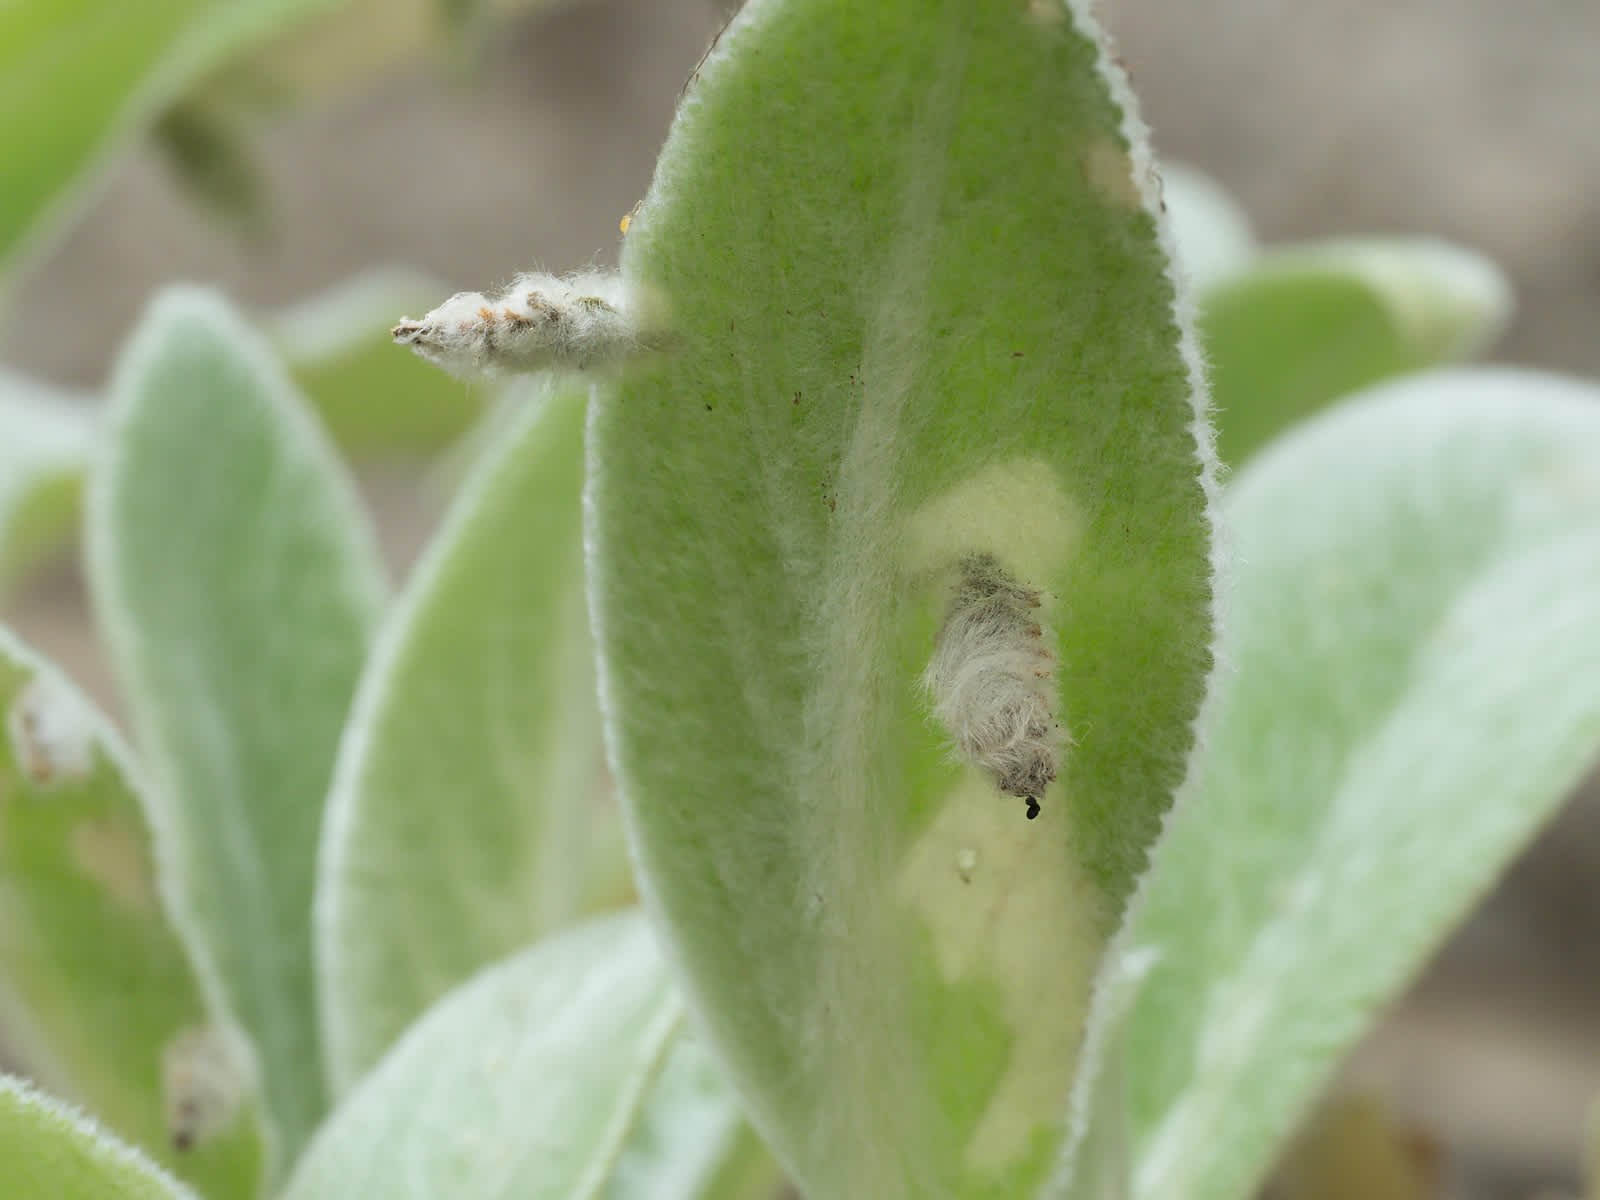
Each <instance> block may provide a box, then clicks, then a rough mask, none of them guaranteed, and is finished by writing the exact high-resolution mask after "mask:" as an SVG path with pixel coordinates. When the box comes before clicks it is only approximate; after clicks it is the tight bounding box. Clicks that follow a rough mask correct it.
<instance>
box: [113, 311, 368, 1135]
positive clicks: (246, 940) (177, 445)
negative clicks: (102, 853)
mask: <svg viewBox="0 0 1600 1200" xmlns="http://www.w3.org/2000/svg"><path fill="white" fill-rule="evenodd" d="M108 437H109V442H108V451H107V457H106V458H105V460H104V461H103V462H102V463H101V464H100V465H99V469H98V470H97V471H96V473H95V475H94V477H93V479H92V480H91V487H90V495H89V526H88V535H89V567H90V582H91V588H92V592H93V599H94V602H95V611H96V615H97V617H98V619H99V622H100V625H101V629H102V632H103V634H104V637H105V641H106V644H107V648H108V651H109V653H110V656H111V659H112V662H113V665H114V666H115V668H116V670H117V675H118V677H119V679H120V680H121V681H122V683H123V687H124V692H125V695H126V698H127V701H128V706H129V709H130V712H131V715H132V720H133V724H134V726H135V728H136V730H137V732H138V735H139V738H138V740H139V745H140V747H141V748H142V750H143V752H144V754H145V756H146V761H147V762H148V765H149V768H150V774H151V779H152V784H153V788H152V791H153V799H154V802H155V803H156V804H157V806H158V808H159V810H160V817H159V819H158V820H157V821H156V831H157V836H158V838H161V839H163V840H165V842H166V844H167V845H168V846H169V847H170V849H169V850H168V851H167V859H166V861H167V863H168V865H169V867H170V869H171V870H172V871H173V873H174V879H173V883H172V888H173V894H174V896H175V898H176V902H177V904H178V906H179V907H180V908H181V909H182V910H184V911H185V914H186V917H187V919H188V920H190V921H192V922H193V923H194V927H195V929H196V930H197V932H198V934H199V935H200V937H201V940H202V943H203V951H204V954H203V958H204V966H205V969H208V970H209V971H211V972H213V973H214V974H215V976H216V986H217V988H218V989H219V991H220V993H221V994H222V995H223V996H224V997H225V1000H226V1003H227V1005H228V1007H229V1009H230V1010H231V1011H233V1012H234V1013H236V1014H237V1016H238V1019H239V1021H240V1023H241V1024H242V1025H243V1027H244V1028H245V1030H246V1031H247V1032H248V1033H249V1035H250V1036H251V1038H252V1039H253V1040H254V1041H255V1042H256V1045H257V1048H258V1051H259V1053H260V1057H261V1060H262V1069H263V1073H264V1088H265V1094H266V1096H267V1099H268V1102H269V1105H270V1107H271V1111H272V1115H273V1118H274V1119H275V1121H276V1122H277V1123H278V1127H279V1130H278V1131H279V1133H280V1136H281V1147H282V1150H283V1152H284V1153H285V1154H286V1155H288V1156H292V1154H293V1152H294V1149H295V1148H296V1147H297V1146H298V1145H299V1144H300V1142H301V1141H302V1140H303V1139H304V1138H305V1137H306V1136H307V1135H308V1133H309V1132H310V1130H311V1128H312V1127H313V1126H314V1125H315V1124H316V1121H317V1119H318V1117H319V1116H320V1114H321V1111H322V1109H323V1107H324V1105H325V1103H326V1101H325V1097H324V1095H323V1089H322V1085H321V1062H320V1053H319V1050H318V1037H317V1031H316V1019H315V1011H314V998H313V983H312V968H311V928H310V926H311V903H312V890H313V879H314V867H313V864H314V861H315V849H316V844H317V839H318V835H319V832H320V827H321V817H322V805H323V799H324V797H325V796H326V794H327V790H328V785H329V782H330V780H331V776H332V770H333V760H334V754H335V750H336V746H337V740H338V736H339V732H340V729H341V728H342V726H343V721H344V717H345V713H346V711H347V709H348V707H349V702H350V698H351V696H352V694H353V692H354V689H355V683H356V678H357V675H358V672H359V670H360V668H361V665H362V663H363V661H364V659H365V656H366V651H367V646H368V643H369V640H370V637H371V633H372V629H373V626H374V625H375V622H376V617H377V613H378V610H379V607H380V605H381V603H382V595H383V588H384V584H383V575H382V568H381V566H380V565H379V563H378V561H377V555H376V551H375V549H374V548H373V546H372V544H371V541H370V537H369V535H368V533H367V531H366V528H365V524H364V518H363V517H362V516H361V514H360V511H359V508H358V506H357V504H356V501H355V498H354V495H353V491H352V489H351V486H350V484H349V482H348V480H347V479H346V478H345V477H344V475H343V472H342V468H341V467H340V466H339V465H338V463H337V461H336V459H335V458H334V455H333V452H332V451H331V449H330V448H329V447H328V445H327V443H326V441H325V440H324V438H323V435H322V433H321V431H320V430H319V429H318V428H317V427H316V425H315V423H314V421H313V419H312V418H311V416H310V414H309V413H308V412H307V411H306V410H305V408H304V407H303V404H302V402H301V401H300V400H299V399H298V397H297V396H296V395H295V393H294V390H293V386H292V385H291V384H290V383H289V381H288V379H287V378H286V376H285V375H284V374H283V372H282V369H281V368H280V367H279V366H278V365H277V364H276V362H275V361H274V360H273V359H272V357H271V355H270V353H269V352H268V351H267V350H266V349H265V347H264V345H263V344H262V343H261V342H260V340H259V338H258V336H257V335H256V334H255V333H254V332H253V331H251V330H250V329H249V328H248V327H247V326H246V325H245V324H244V323H243V322H242V321H241V320H240V319H239V318H238V317H236V316H235V315H234V314H233V313H232V312H231V311H229V310H228V309H227V308H226V307H225V306H224V305H223V304H222V303H221V302H220V301H219V300H217V299H216V298H214V297H212V296H210V295H209V294H207V293H202V292H195V291H189V290H178V291H175V292H172V293H169V294H168V295H166V296H165V297H164V298H163V299H162V300H160V301H158V302H157V304H156V305H155V307H154V309H153V310H152V312H151V314H150V315H149V317H148V318H147V319H146V322H145V323H144V325H142V326H141V328H140V329H139V331H138V332H137V333H136V335H135V337H134V339H133V340H132V342H131V343H130V346H129V348H128V349H127V351H126V352H125V354H124V356H123V358H122V360H121V362H120V363H119V366H118V369H117V372H116V377H115V379H114V382H113V386H112V401H111V416H110V433H109V435H108Z"/></svg>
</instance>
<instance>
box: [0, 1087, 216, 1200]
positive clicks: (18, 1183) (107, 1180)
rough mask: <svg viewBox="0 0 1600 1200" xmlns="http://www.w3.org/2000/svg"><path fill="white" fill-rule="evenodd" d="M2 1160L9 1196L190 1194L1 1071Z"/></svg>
mask: <svg viewBox="0 0 1600 1200" xmlns="http://www.w3.org/2000/svg"><path fill="white" fill-rule="evenodd" d="M0 1164H4V1166H3V1168H0V1169H3V1170H4V1172H5V1175H4V1183H5V1185H6V1194H7V1195H10V1196H18V1197H25V1196H26V1197H33V1196H37V1197H41V1198H42V1197H46V1196H48V1197H49V1198H50V1200H185V1198H186V1197H188V1196H189V1195H190V1193H188V1192H187V1191H185V1190H184V1189H183V1188H182V1187H180V1186H179V1185H178V1184H177V1183H176V1182H175V1181H174V1180H172V1179H171V1178H170V1177H169V1176H168V1175H167V1174H166V1173H165V1172H163V1171H162V1170H161V1169H160V1168H159V1167H157V1166H156V1165H155V1164H154V1163H152V1162H151V1161H150V1160H149V1159H147V1158H146V1157H145V1156H144V1155H142V1154H140V1153H139V1152H138V1151H137V1150H135V1149H133V1147H131V1146H127V1145H124V1144H123V1143H121V1142H119V1141H117V1140H116V1139H115V1138H112V1137H110V1136H108V1135H107V1134H105V1133H104V1132H102V1131H101V1130H99V1129H97V1128H96V1127H95V1126H94V1124H93V1123H92V1122H90V1121H89V1120H87V1119H86V1118H84V1117H83V1116H82V1115H80V1114H79V1113H75V1112H73V1111H72V1110H71V1109H70V1108H68V1107H67V1106H66V1105H64V1104H61V1103H59V1102H58V1101H55V1100H52V1099H50V1098H49V1097H48V1096H45V1095H44V1094H42V1093H40V1092H38V1091H36V1090H35V1089H33V1088H32V1087H30V1086H28V1084H26V1083H24V1082H23V1081H22V1080H20V1079H16V1078H13V1077H11V1076H6V1075H0Z"/></svg>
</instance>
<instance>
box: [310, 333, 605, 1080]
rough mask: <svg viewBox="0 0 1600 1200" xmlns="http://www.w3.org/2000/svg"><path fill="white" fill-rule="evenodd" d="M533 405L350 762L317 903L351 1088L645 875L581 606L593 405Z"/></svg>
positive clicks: (437, 580)
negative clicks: (606, 765) (497, 971)
mask: <svg viewBox="0 0 1600 1200" xmlns="http://www.w3.org/2000/svg"><path fill="white" fill-rule="evenodd" d="M391 349H392V348H391ZM396 357H403V356H401V355H399V354H396ZM516 398H517V400H518V401H519V402H520V403H521V405H522V412H521V413H520V414H519V415H518V417H517V419H516V421H515V423H514V424H513V425H512V426H511V427H510V428H508V429H506V430H505V431H504V432H505V437H504V440H503V441H502V442H501V444H500V445H498V446H495V447H493V448H491V449H490V450H489V451H488V452H487V453H486V454H485V455H484V457H483V459H482V460H481V461H480V462H479V464H478V466H477V468H476V470H475V471H474V472H473V474H472V475H471V476H470V477H469V479H468V481H467V482H466V484H465V485H464V486H463V489H462V491H461V494H460V495H459V497H458V499H457V501H456V503H455V506H454V508H453V509H452V510H451V512H450V513H449V515H448V516H447V517H446V518H445V521H444V525H443V527H442V528H441V529H440V530H439V532H438V533H437V534H436V535H435V537H434V540H433V543H432V545H431V547H430V548H429V549H428V551H427V552H426V553H425V555H424V557H423V559H422V561H421V562H420V563H419V564H418V565H417V567H416V569H415V570H413V572H412V574H411V577H410V579H409V580H408V582H407V584H406V587H405V590H404V591H403V592H402V594H401V596H400V598H399V600H398V601H397V603H396V604H395V605H394V606H393V607H392V609H391V610H390V613H389V617H388V620H387V622H386V625H385V628H384V631H383V634H382V636H381V637H380V638H379V641H378V645H377V648H376V649H375V651H374V652H373V655H372V658H371V659H370V660H369V662H368V666H367V669H366V672H365V675H364V677H363V680H362V684H361V689H360V692H359V693H358V697H357V700H356V704H355V708H354V710H353V712H352V714H351V717H350V721H349V723H348V725H347V726H346V729H345V733H344V737H343V741H342V744H341V748H340V760H339V767H338V771H337V774H336V776H335V780H334V785H333V789H332V791H331V793H330V795H329V798H328V812H327V819H326V824H325V826H324V834H323V841H322V847H321V852H320V853H321V859H320V864H319V869H318V880H317V903H316V953H317V962H318V986H319V989H320V993H321V994H320V1006H321V1011H322V1015H323V1028H324V1034H325V1038H326V1045H325V1057H326V1061H327V1064H328V1070H329V1075H330V1078H331V1080H332V1082H333V1086H334V1088H335V1091H336V1092H342V1091H343V1090H344V1089H346V1088H348V1087H349V1086H350V1085H351V1084H353V1083H354V1082H355V1081H356V1080H357V1079H358V1078H359V1077H360V1076H361V1075H362V1074H363V1073H364V1072H365V1071H366V1070H367V1069H368V1068H369V1067H371V1066H372V1064H373V1063H374V1062H376V1061H377V1059H378V1057H379V1056H380V1055H381V1054H382V1053H383V1051H384V1050H385V1049H387V1047H388V1046H389V1045H390V1043H391V1042H393V1040H394V1039H395V1038H396V1037H397V1036H398V1035H399V1034H400V1033H401V1031H402V1030H404V1029H405V1028H406V1026H408V1025H410V1024H411V1022H412V1021H413V1020H415V1019H416V1018H417V1017H418V1016H419V1015H420V1014H421V1013H422V1012H423V1010H424V1009H426V1008H427V1007H428V1006H429V1005H430V1004H432V1003H433V1002H434V1001H435V1000H436V999H438V998H439V997H440V996H441V995H443V994H444V993H445V992H446V991H448V990H449V989H450V988H451V987H453V986H455V985H456V984H458V983H461V982H462V981H463V980H465V979H466V978H467V977H468V976H470V975H471V974H473V973H474V972H475V971H477V970H478V969H479V968H481V967H484V966H487V965H488V964H489V963H491V962H495V961H497V960H499V959H501V958H504V957H505V956H506V955H508V954H510V953H512V952H513V951H515V950H517V949H518V948H519V947H521V946H524V945H526V944H527V943H529V942H531V941H533V940H534V939H535V938H537V937H540V936H542V935H544V934H547V933H549V932H550V931H551V930H553V929H555V928H557V927H558V926H560V925H562V924H564V923H566V922H568V921H570V920H572V919H573V918H575V917H577V916H578V915H580V914H582V913H584V912H587V911H593V908H594V906H595V904H596V902H597V901H598V900H600V899H601V897H602V895H603V890H602V888H601V887H600V886H597V885H598V884H600V883H601V881H606V882H609V883H611V884H612V885H613V886H614V884H615V882H616V880H617V878H618V877H619V876H620V877H621V878H622V879H623V880H626V879H627V877H628V868H627V857H626V854H625V852H624V851H623V848H622V845H621V842H620V838H619V837H618V833H617V830H618V827H619V825H620V817H619V815H618V813H617V810H616V806H615V802H614V800H612V798H611V796H610V789H609V786H607V781H606V779H605V776H604V771H603V761H604V754H603V750H602V747H601V742H600V712H599V707H598V705H597V704H596V703H595V700H594V694H595V683H594V660H593V651H592V648H591V645H590V639H589V621H588V610H587V607H586V603H585V599H584V565H583V541H582V521H581V514H580V507H579V506H580V497H581V495H582V489H583V467H584V455H583V440H584V439H583V425H584V415H585V410H586V403H587V399H588V389H587V387H586V386H581V385H580V386H574V385H570V384H569V385H566V386H561V387H550V386H547V385H545V384H544V383H543V382H542V381H533V380H524V381H522V386H521V387H520V388H519V389H518V394H517V397H516ZM597 850H600V851H603V852H609V854H610V855H611V856H612V858H613V862H612V863H611V865H610V866H609V867H607V866H605V865H604V864H603V863H601V862H596V861H593V860H592V859H591V855H592V854H594V853H595V852H596V851H597ZM597 876H598V877H599V878H598V879H597V878H596V877H597ZM628 898H629V897H628V896H627V895H626V894H625V893H624V894H622V895H618V894H615V893H614V894H612V895H611V896H610V897H609V901H610V904H611V905H616V904H619V903H622V902H624V901H625V900H627V899H628Z"/></svg>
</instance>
